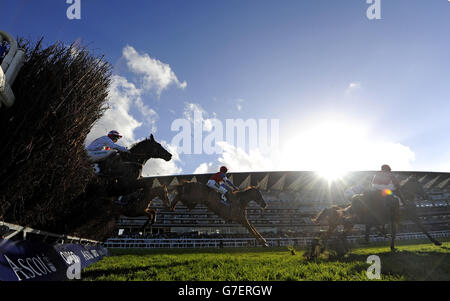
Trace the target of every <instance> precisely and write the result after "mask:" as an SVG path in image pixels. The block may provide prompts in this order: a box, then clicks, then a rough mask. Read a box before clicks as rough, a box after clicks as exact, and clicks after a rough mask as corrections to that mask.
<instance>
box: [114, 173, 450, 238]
mask: <svg viewBox="0 0 450 301" xmlns="http://www.w3.org/2000/svg"><path fill="white" fill-rule="evenodd" d="M374 174H375V172H372V171H361V172H351V173H348V174H347V175H345V176H344V177H342V178H341V179H339V180H336V181H333V182H328V181H327V180H326V179H324V178H322V177H320V176H319V175H317V174H316V173H315V172H250V173H231V174H230V177H229V178H230V179H231V181H233V183H235V184H236V185H237V186H239V188H245V187H247V186H249V185H254V186H258V187H259V189H260V190H261V192H262V194H263V197H264V199H265V200H266V202H267V208H266V209H265V210H263V209H261V208H260V207H258V205H257V204H254V203H251V205H250V207H249V209H248V211H247V214H248V218H249V220H250V222H251V223H253V225H254V226H255V227H256V228H257V229H258V231H260V233H261V234H262V235H263V236H264V237H266V238H267V239H268V240H269V241H270V240H271V241H272V243H271V244H272V245H280V242H277V241H276V240H277V239H278V240H279V239H284V242H282V243H281V245H283V243H285V242H286V241H289V239H291V240H292V239H295V240H296V241H294V244H304V243H306V242H307V241H308V239H307V238H308V237H314V236H315V235H316V234H317V233H318V231H320V230H321V229H322V227H320V226H317V225H314V224H313V223H312V222H311V220H310V218H311V217H312V216H314V215H316V214H317V213H318V212H319V211H320V210H322V209H323V208H326V207H329V206H331V205H333V204H338V205H343V204H346V203H348V200H346V199H345V197H344V191H345V189H347V188H349V187H352V186H355V185H361V186H363V187H364V188H367V189H368V188H369V187H370V182H371V180H372V178H373V176H374ZM394 174H395V175H396V176H397V177H398V178H399V179H400V180H405V179H406V178H407V177H408V176H410V175H414V176H416V177H417V178H418V179H419V181H420V183H422V185H423V187H424V189H425V191H426V192H427V193H428V196H429V199H428V200H423V201H422V200H421V201H417V202H416V206H417V210H418V214H419V216H420V218H421V219H422V221H423V223H424V224H426V225H427V227H428V229H429V230H430V231H432V232H435V233H437V234H436V235H438V236H439V237H442V235H444V236H446V234H445V233H450V173H435V172H395V173H394ZM209 177H210V174H202V175H198V174H197V175H182V176H163V177H154V178H152V179H153V187H156V186H159V185H161V184H166V185H168V186H169V190H170V189H171V188H173V187H174V186H175V185H178V184H179V183H180V181H181V180H189V181H197V182H201V183H206V181H207V180H208V178H209ZM172 197H174V195H172V196H171V198H172ZM152 206H153V207H154V208H157V209H158V215H157V221H156V223H155V224H154V225H153V226H152V227H151V228H148V229H147V231H146V232H145V233H139V231H140V229H141V227H142V225H143V224H144V223H145V221H146V220H147V218H146V217H144V216H142V217H138V218H127V217H124V216H122V217H121V218H120V220H119V221H118V223H117V229H116V231H117V232H116V233H117V235H116V236H114V237H111V238H110V239H108V241H107V244H110V246H112V245H114V244H115V243H117V242H118V241H120V239H124V238H127V239H129V238H135V239H147V244H146V246H147V247H158V246H157V245H155V244H153V245H152V244H150V245H149V244H148V243H154V242H155V241H149V240H148V239H159V241H157V242H158V243H159V245H160V246H163V245H166V246H167V245H170V243H171V241H170V239H180V238H183V239H190V240H196V241H197V242H198V245H199V246H200V245H202V244H201V243H203V245H205V246H218V245H220V246H222V244H223V243H225V246H227V244H232V245H234V246H238V245H241V243H240V242H242V244H244V245H249V244H252V243H254V242H249V241H253V239H252V238H251V236H250V235H249V233H248V231H247V230H246V229H245V228H243V227H242V226H240V225H238V224H234V223H229V222H225V221H223V220H222V219H220V218H219V217H218V216H216V215H215V214H214V213H213V212H210V211H209V210H208V209H207V208H206V207H204V206H200V205H199V206H197V207H196V208H195V209H193V210H191V211H189V210H188V209H187V208H186V207H185V206H184V205H182V204H181V203H179V204H178V205H177V208H176V210H175V211H174V212H169V211H167V210H166V209H165V208H164V207H163V206H162V203H161V202H159V201H157V200H155V201H154V203H153V205H152ZM363 229H364V228H362V227H359V228H358V227H355V229H354V231H353V232H352V235H355V237H356V236H357V235H361V234H363V233H362V231H363ZM415 232H419V230H418V229H417V227H416V226H415V225H414V224H413V223H411V222H408V221H406V222H403V223H402V224H401V225H400V227H399V233H400V237H401V233H403V234H405V235H406V233H415ZM119 234H120V235H119ZM408 235H409V234H408ZM411 235H412V234H411ZM411 235H410V236H411ZM414 235H416V234H414ZM417 235H418V234H417ZM218 239H219V240H223V242H222V243H220V241H219V240H218ZM373 239H375V238H373ZM161 240H169V241H166V244H165V243H164V242H162V241H161ZM230 240H232V241H230ZM179 244H182V245H183V243H179ZM115 245H117V244H115ZM172 245H173V242H172Z"/></svg>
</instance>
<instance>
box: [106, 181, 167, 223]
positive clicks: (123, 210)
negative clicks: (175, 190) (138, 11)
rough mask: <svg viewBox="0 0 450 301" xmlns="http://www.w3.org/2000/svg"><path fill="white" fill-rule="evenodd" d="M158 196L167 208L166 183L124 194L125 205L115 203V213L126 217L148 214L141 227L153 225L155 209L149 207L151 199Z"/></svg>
mask: <svg viewBox="0 0 450 301" xmlns="http://www.w3.org/2000/svg"><path fill="white" fill-rule="evenodd" d="M155 198H159V199H160V200H161V201H162V202H163V204H164V205H165V206H166V208H167V209H169V208H170V200H169V192H168V190H167V186H166V185H162V186H159V187H155V188H150V189H140V190H138V191H136V192H134V193H131V194H129V195H126V196H124V200H125V201H126V203H127V204H126V205H116V208H115V211H116V214H115V215H116V216H117V214H119V215H123V216H127V217H138V216H145V215H147V216H148V218H149V219H148V220H147V222H146V223H145V224H144V226H143V229H145V227H146V226H147V225H148V223H150V224H151V225H153V224H154V223H155V221H156V213H157V210H156V209H152V208H150V206H151V204H152V201H153V199H155ZM144 208H145V209H144Z"/></svg>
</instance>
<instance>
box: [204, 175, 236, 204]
mask: <svg viewBox="0 0 450 301" xmlns="http://www.w3.org/2000/svg"><path fill="white" fill-rule="evenodd" d="M227 171H228V169H227V168H226V167H225V166H222V167H220V171H219V172H218V173H215V174H213V175H212V176H211V178H210V179H209V181H208V183H206V185H207V186H209V187H211V188H213V189H214V190H217V191H218V192H220V193H221V194H222V201H223V203H225V204H228V201H227V198H226V196H225V195H226V193H227V192H228V191H229V188H228V186H227V185H225V183H224V182H226V183H227V184H228V185H230V186H231V187H233V189H236V190H238V189H239V188H238V187H236V186H235V185H234V184H233V183H232V182H231V181H230V180H228V178H227V176H226V173H227Z"/></svg>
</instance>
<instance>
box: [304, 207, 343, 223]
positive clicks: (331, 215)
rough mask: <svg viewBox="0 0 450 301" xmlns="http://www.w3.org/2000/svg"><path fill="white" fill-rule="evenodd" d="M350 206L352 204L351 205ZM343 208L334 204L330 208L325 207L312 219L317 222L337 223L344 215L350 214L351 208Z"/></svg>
mask: <svg viewBox="0 0 450 301" xmlns="http://www.w3.org/2000/svg"><path fill="white" fill-rule="evenodd" d="M349 207H350V206H349ZM349 207H347V209H346V210H345V209H342V208H341V207H339V206H332V207H330V208H325V209H323V210H322V211H320V212H319V213H318V214H317V215H316V216H315V217H314V218H312V219H311V221H312V222H313V223H314V224H316V225H320V224H325V223H326V222H328V223H329V224H335V223H337V222H338V221H339V219H340V218H342V217H344V215H349V214H350V208H349Z"/></svg>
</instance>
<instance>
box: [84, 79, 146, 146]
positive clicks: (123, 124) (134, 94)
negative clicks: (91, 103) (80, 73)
mask: <svg viewBox="0 0 450 301" xmlns="http://www.w3.org/2000/svg"><path fill="white" fill-rule="evenodd" d="M140 97H141V90H140V89H138V88H136V86H135V85H134V84H133V83H130V82H128V81H127V79H126V78H124V77H121V76H118V75H114V76H112V78H111V85H110V87H109V92H108V103H107V104H108V106H109V107H110V108H109V109H108V110H106V111H105V113H104V115H103V117H102V118H100V119H99V120H98V121H97V122H96V123H95V125H94V126H93V128H92V130H91V132H90V133H89V135H88V136H87V138H86V144H89V143H90V142H92V141H93V140H94V139H96V138H98V137H100V136H104V135H106V134H107V133H108V132H109V131H110V130H117V131H119V133H120V134H121V135H123V139H121V140H119V144H123V145H128V144H131V143H133V142H134V141H135V138H134V130H135V129H136V128H138V127H140V126H141V125H142V122H139V121H137V120H136V119H135V117H134V116H132V115H131V114H130V108H131V106H132V105H133V104H134V103H135V102H136V101H139V100H140Z"/></svg>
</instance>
